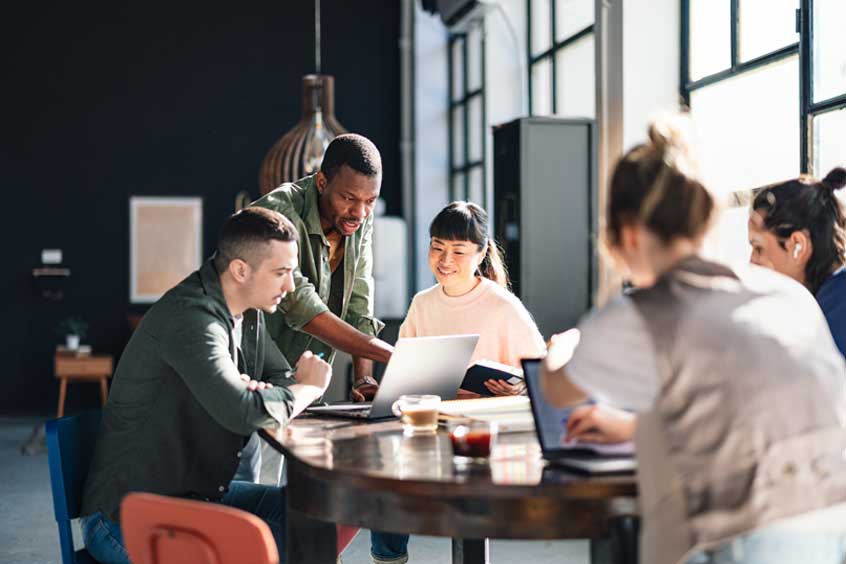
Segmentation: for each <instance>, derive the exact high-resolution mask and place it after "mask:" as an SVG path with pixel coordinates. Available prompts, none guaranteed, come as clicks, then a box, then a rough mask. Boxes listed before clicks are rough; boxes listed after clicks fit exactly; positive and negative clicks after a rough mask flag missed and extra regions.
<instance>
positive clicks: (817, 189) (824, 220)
mask: <svg viewBox="0 0 846 564" xmlns="http://www.w3.org/2000/svg"><path fill="white" fill-rule="evenodd" d="M844 185H846V169H844V168H842V167H837V168H835V169H833V170H832V171H831V172H829V173H828V175H826V177H825V178H824V179H823V180H816V179H814V178H812V177H809V176H802V177H799V178H794V179H793V180H788V181H786V182H779V183H777V184H773V185H770V186H767V187H765V188H764V189H762V190H761V191H760V192H758V194H757V195H756V196H755V200H754V201H753V202H752V209H753V210H754V211H756V212H759V213H760V214H761V217H762V219H763V220H764V228H765V229H766V230H767V231H769V232H771V233H772V234H773V235H775V236H776V238H777V239H778V242H779V244H780V245H781V246H782V247H784V246H785V243H784V242H785V240H786V239H787V238H788V237H790V235H791V234H793V232H794V231H804V230H807V231H808V233H809V235H810V237H811V244H812V246H813V253H812V254H811V258H810V259H809V260H808V263H807V264H806V265H805V284H806V285H807V286H808V289H809V290H810V291H811V293H813V294H816V293H817V290H819V289H820V286H821V285H822V283H823V282H825V280H826V279H827V278H828V277H829V275H830V274H831V273H832V272H834V271H835V270H836V269H838V268H839V267H840V266H841V265H842V264H843V262H844V260H846V217H844V210H843V204H841V203H840V201H839V200H838V199H837V197H836V196H835V194H834V192H835V190H840V189H841V188H843V186H844Z"/></svg>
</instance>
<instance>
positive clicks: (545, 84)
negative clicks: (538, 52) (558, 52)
mask: <svg viewBox="0 0 846 564" xmlns="http://www.w3.org/2000/svg"><path fill="white" fill-rule="evenodd" d="M551 113H552V60H551V59H544V60H542V61H540V62H538V63H535V64H534V65H532V115H536V116H548V115H549V114H551Z"/></svg>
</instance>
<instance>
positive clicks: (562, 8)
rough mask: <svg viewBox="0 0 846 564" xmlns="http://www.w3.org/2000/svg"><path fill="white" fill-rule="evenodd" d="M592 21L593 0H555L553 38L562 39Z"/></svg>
mask: <svg viewBox="0 0 846 564" xmlns="http://www.w3.org/2000/svg"><path fill="white" fill-rule="evenodd" d="M592 23H593V0H555V35H556V37H555V39H556V41H563V40H565V39H567V38H568V37H570V36H571V35H573V34H575V33H578V32H580V31H581V30H583V29H584V28H586V27H587V26H589V25H591V24H592Z"/></svg>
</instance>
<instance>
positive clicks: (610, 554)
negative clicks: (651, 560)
mask: <svg viewBox="0 0 846 564" xmlns="http://www.w3.org/2000/svg"><path fill="white" fill-rule="evenodd" d="M639 549H640V519H639V518H638V517H635V516H632V515H626V516H623V517H618V518H616V519H614V520H613V521H612V522H611V527H610V528H609V530H608V535H607V536H605V537H603V538H600V539H591V541H590V562H591V564H638V558H639Z"/></svg>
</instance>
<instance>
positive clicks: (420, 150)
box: [412, 3, 449, 292]
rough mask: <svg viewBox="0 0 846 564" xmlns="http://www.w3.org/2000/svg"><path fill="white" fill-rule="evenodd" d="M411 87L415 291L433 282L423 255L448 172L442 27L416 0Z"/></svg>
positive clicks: (444, 33)
mask: <svg viewBox="0 0 846 564" xmlns="http://www.w3.org/2000/svg"><path fill="white" fill-rule="evenodd" d="M415 4H416V6H415V9H416V10H417V11H416V13H415V19H414V43H415V45H414V67H415V76H414V88H415V93H414V96H415V100H414V104H415V107H414V110H415V112H414V113H415V115H414V118H415V139H414V143H415V153H414V155H415V175H416V176H415V192H416V193H415V198H414V218H415V221H416V227H415V230H414V233H413V234H412V240H413V244H414V247H415V249H416V251H417V252H416V256H417V260H416V269H417V276H416V279H415V280H414V281H413V284H412V289H413V291H414V292H416V291H418V290H421V289H423V288H427V287H429V286H431V285H432V284H434V277H433V276H432V274H431V272H429V267H428V266H427V263H426V257H427V256H428V253H429V250H428V249H429V223H430V222H431V221H432V218H433V217H435V214H436V213H438V212H439V211H440V210H441V208H443V207H444V206H445V205H446V204H447V203H448V201H447V200H448V198H449V175H448V173H447V166H448V159H449V154H448V152H447V150H448V137H447V135H448V125H449V124H448V122H447V115H448V114H447V107H446V104H447V31H446V28H445V27H444V26H443V24H442V23H441V20H440V19H438V17H437V16H432V15H430V14H428V13H426V12H424V11H423V10H422V9H421V8H420V6H419V4H417V3H415Z"/></svg>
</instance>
